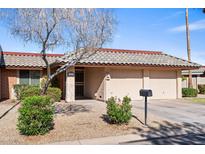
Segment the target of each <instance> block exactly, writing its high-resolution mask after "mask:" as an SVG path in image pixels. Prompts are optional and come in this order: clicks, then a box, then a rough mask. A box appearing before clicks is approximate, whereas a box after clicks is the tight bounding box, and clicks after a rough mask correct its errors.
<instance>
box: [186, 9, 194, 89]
mask: <svg viewBox="0 0 205 154" xmlns="http://www.w3.org/2000/svg"><path fill="white" fill-rule="evenodd" d="M188 16H189V12H188V8H186V39H187V56H188V61H189V62H191V48H190V33H189V21H188V18H189V17H188ZM188 87H189V88H192V87H193V84H192V72H191V70H189V80H188Z"/></svg>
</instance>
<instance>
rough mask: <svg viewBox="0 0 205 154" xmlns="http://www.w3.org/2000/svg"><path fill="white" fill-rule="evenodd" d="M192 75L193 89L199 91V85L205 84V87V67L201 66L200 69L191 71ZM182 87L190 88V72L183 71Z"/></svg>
mask: <svg viewBox="0 0 205 154" xmlns="http://www.w3.org/2000/svg"><path fill="white" fill-rule="evenodd" d="M191 73H192V84H193V88H195V89H198V85H200V84H204V85H205V66H201V67H200V68H199V69H196V70H191ZM182 76H183V80H182V87H183V88H187V87H188V80H189V71H188V70H183V71H182Z"/></svg>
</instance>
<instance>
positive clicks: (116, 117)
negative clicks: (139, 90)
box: [106, 96, 132, 124]
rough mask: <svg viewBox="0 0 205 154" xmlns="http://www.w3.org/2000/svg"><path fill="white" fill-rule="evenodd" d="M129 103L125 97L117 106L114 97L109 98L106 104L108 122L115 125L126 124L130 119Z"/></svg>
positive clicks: (129, 100) (128, 99)
mask: <svg viewBox="0 0 205 154" xmlns="http://www.w3.org/2000/svg"><path fill="white" fill-rule="evenodd" d="M130 102H131V99H130V98H129V97H127V96H125V97H124V98H123V101H122V104H117V103H116V99H115V98H114V97H111V98H109V99H108V101H107V102H106V103H107V115H108V118H109V121H110V122H111V123H115V124H122V123H128V122H129V120H130V119H131V117H132V112H131V108H132V106H131V105H130Z"/></svg>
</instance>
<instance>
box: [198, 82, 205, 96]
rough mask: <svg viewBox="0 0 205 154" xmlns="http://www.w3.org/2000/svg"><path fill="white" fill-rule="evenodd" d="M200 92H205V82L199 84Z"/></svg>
mask: <svg viewBox="0 0 205 154" xmlns="http://www.w3.org/2000/svg"><path fill="white" fill-rule="evenodd" d="M198 89H199V93H200V94H205V84H200V85H198Z"/></svg>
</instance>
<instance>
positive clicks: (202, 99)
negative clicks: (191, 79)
mask: <svg viewBox="0 0 205 154" xmlns="http://www.w3.org/2000/svg"><path fill="white" fill-rule="evenodd" d="M187 100H189V101H190V102H192V103H200V104H205V98H189V99H187Z"/></svg>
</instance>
